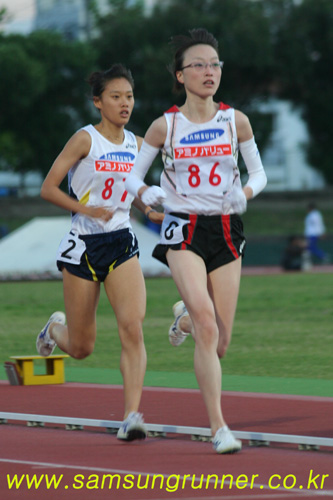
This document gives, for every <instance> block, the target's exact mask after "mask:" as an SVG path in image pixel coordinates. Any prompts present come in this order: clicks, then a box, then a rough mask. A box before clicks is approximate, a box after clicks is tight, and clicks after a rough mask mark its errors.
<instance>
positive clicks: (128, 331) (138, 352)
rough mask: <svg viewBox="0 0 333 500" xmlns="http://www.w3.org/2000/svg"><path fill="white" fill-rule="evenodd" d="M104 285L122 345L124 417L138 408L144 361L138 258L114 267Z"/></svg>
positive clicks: (143, 300) (142, 295)
mask: <svg viewBox="0 0 333 500" xmlns="http://www.w3.org/2000/svg"><path fill="white" fill-rule="evenodd" d="M104 284H105V291H106V293H107V296H108V298H109V301H110V304H111V306H112V307H113V310H114V312H115V315H116V318H117V322H118V330H119V337H120V341H121V347H122V351H121V358H120V370H121V373H122V376H123V380H124V399H125V414H124V419H125V418H126V417H127V415H128V414H129V413H130V412H131V411H137V410H138V408H139V404H140V400H141V395H142V387H143V380H144V376H145V371H146V364H147V356H146V349H145V346H144V341H143V332H142V323H143V319H144V316H145V312H146V289H145V283H144V278H143V275H142V270H141V267H140V264H139V260H138V258H137V257H133V258H132V259H130V260H128V261H126V262H125V263H124V264H121V265H120V266H119V267H117V268H116V269H115V270H114V271H112V272H111V273H110V274H109V275H108V277H107V279H106V280H105V283H104Z"/></svg>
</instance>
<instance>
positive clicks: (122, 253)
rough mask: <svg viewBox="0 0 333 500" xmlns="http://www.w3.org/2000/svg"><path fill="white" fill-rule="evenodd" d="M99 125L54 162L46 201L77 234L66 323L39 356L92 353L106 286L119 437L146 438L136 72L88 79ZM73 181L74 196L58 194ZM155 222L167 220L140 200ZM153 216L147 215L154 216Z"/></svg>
mask: <svg viewBox="0 0 333 500" xmlns="http://www.w3.org/2000/svg"><path fill="white" fill-rule="evenodd" d="M89 84H90V86H91V88H92V95H93V102H94V105H95V106H96V108H97V109H98V110H99V112H100V115H101V120H100V122H99V123H98V124H96V125H95V126H93V125H88V126H86V127H83V128H81V129H80V130H78V131H77V132H76V133H75V134H74V135H73V136H72V137H71V138H70V139H69V141H68V142H67V144H66V145H65V147H64V149H63V150H62V152H61V153H60V154H59V156H58V157H57V158H56V160H55V162H54V163H53V165H52V168H51V169H50V171H49V173H48V175H47V177H46V178H45V181H44V183H43V186H42V190H41V196H42V197H43V198H44V199H46V200H48V201H50V202H51V203H54V204H55V205H58V206H60V207H62V208H64V209H67V210H69V211H70V212H72V227H71V230H70V232H69V233H68V234H67V235H66V236H65V237H64V238H63V240H62V242H61V244H60V247H59V250H58V256H57V265H58V268H59V270H61V271H62V275H63V288H64V300H65V309H66V316H67V326H66V325H65V320H66V317H65V314H64V313H63V312H59V311H58V312H55V313H53V314H52V316H51V317H50V318H49V321H48V322H47V324H46V325H45V327H44V328H43V329H42V331H41V332H40V334H39V335H38V337H37V341H36V346H37V351H38V352H39V354H40V355H42V356H49V355H50V354H52V352H53V350H54V349H55V347H56V346H58V347H59V348H60V349H61V350H62V351H64V352H66V353H67V354H69V355H70V356H72V357H73V358H76V359H83V358H85V357H87V356H89V354H91V353H92V352H93V349H94V344H95V340H96V311H97V305H98V301H99V296H100V287H101V283H104V288H105V292H106V294H107V297H108V299H109V302H110V304H111V307H112V308H113V310H114V313H115V316H116V319H117V324H118V332H119V337H120V342H121V358H120V370H121V373H122V376H123V381H124V400H125V415H124V422H123V424H122V425H121V427H120V428H119V431H118V438H119V439H123V440H127V441H131V440H133V439H141V438H144V437H145V436H146V429H145V426H144V423H143V419H142V416H141V414H140V413H138V408H139V404H140V399H141V393H142V386H143V379H144V374H145V370H146V350H145V346H144V341H143V333H142V322H143V319H144V315H145V307H146V291H145V284H144V278H143V275H142V270H141V267H140V264H139V260H138V252H139V249H138V242H137V239H136V237H135V235H134V234H133V231H132V228H131V224H130V207H131V203H132V202H133V197H132V196H131V195H130V194H128V193H127V191H126V190H125V184H124V181H125V179H126V176H127V175H128V173H129V171H130V170H131V168H132V166H133V164H134V160H135V158H136V156H137V154H138V149H139V148H140V145H141V143H142V138H141V137H136V136H135V135H134V134H133V133H132V132H129V131H128V130H126V129H125V126H126V125H127V123H128V122H129V119H130V117H131V113H132V111H133V107H134V95H133V88H134V82H133V78H132V75H131V72H130V71H129V70H127V69H126V68H125V67H124V66H122V65H121V64H114V65H113V66H112V67H111V68H110V69H108V70H107V71H100V72H95V73H93V74H92V75H91V76H90V78H89ZM67 174H68V184H69V195H67V194H66V193H64V192H63V191H62V190H61V189H60V187H59V186H60V184H61V182H62V180H63V179H64V178H65V176H66V175H67ZM133 204H134V205H136V206H137V207H138V208H139V209H140V210H142V211H145V212H146V215H147V217H149V219H150V220H151V221H153V222H157V223H161V221H162V219H163V214H158V213H157V212H155V211H152V210H151V208H150V207H145V206H144V204H143V203H142V202H141V201H140V200H134V202H133ZM148 212H149V214H148Z"/></svg>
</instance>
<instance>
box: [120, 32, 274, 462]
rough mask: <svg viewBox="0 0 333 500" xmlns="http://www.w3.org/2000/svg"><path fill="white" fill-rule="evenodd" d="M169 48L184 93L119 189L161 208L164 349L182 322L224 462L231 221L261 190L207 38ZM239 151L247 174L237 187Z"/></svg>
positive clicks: (237, 226)
mask: <svg viewBox="0 0 333 500" xmlns="http://www.w3.org/2000/svg"><path fill="white" fill-rule="evenodd" d="M172 43H173V47H174V61H173V65H172V73H173V76H174V79H175V89H176V90H184V91H185V94H186V99H185V102H184V104H183V105H182V106H180V107H177V106H173V107H171V108H170V109H169V110H168V111H167V112H166V113H164V115H163V116H161V117H159V118H157V119H156V120H155V121H154V122H153V123H152V125H151V126H150V127H149V129H148V131H147V133H146V135H145V138H144V142H143V144H142V148H141V151H140V153H139V156H138V158H137V160H136V162H135V166H134V168H133V169H132V172H131V174H130V175H129V176H128V177H127V179H126V183H125V185H126V189H128V191H129V192H130V193H131V194H132V195H133V196H137V197H139V198H141V200H142V201H143V203H145V204H147V205H151V206H156V205H159V204H163V206H164V211H165V218H164V221H163V225H162V229H161V240H160V244H158V245H157V247H155V249H154V252H153V255H154V256H155V257H156V258H157V259H159V260H160V261H162V262H164V263H165V264H167V265H168V266H169V268H170V270H171V273H172V277H173V279H174V281H175V283H176V285H177V288H178V291H179V293H180V296H181V298H182V301H181V302H180V303H179V304H178V305H177V304H176V305H175V306H177V307H176V309H177V311H176V315H177V318H176V321H175V324H174V325H173V327H172V328H170V332H169V338H170V342H171V343H172V344H173V345H179V344H180V343H182V342H183V340H185V338H186V334H185V335H184V332H183V331H182V330H181V329H180V328H179V320H180V319H181V318H182V317H183V316H186V315H188V314H189V316H190V318H188V320H189V321H191V323H192V325H193V328H191V331H192V335H193V337H194V340H195V351H194V369H195V373H196V377H197V380H198V384H199V387H200V390H201V393H202V396H203V399H204V402H205V405H206V408H207V412H208V417H209V422H210V427H211V432H212V436H213V447H214V449H215V451H216V452H217V453H233V452H237V451H239V450H240V449H241V446H242V444H241V441H239V440H238V439H236V438H235V437H234V435H233V434H232V433H231V431H230V429H229V427H228V426H227V424H226V421H225V419H224V417H223V414H222V409H221V365H220V361H219V358H222V357H223V356H224V355H225V353H226V350H227V348H228V345H229V343H230V339H231V332H232V326H233V321H234V315H235V311H236V305H237V298H238V291H239V283H240V275H241V263H242V255H243V252H244V247H245V237H244V234H243V224H242V220H241V217H240V214H242V213H243V212H245V210H246V207H247V200H249V199H251V198H253V197H254V196H256V195H257V194H258V193H259V192H260V191H261V190H262V189H263V188H264V187H265V185H266V182H267V180H266V174H265V172H264V169H263V166H262V163H261V159H260V155H259V152H258V148H257V146H256V143H255V140H254V137H253V132H252V128H251V125H250V122H249V119H248V118H247V116H246V115H245V114H243V113H242V112H241V111H238V110H235V109H233V108H232V107H230V106H228V105H227V104H224V103H222V102H215V101H214V96H215V94H216V92H217V89H218V87H219V85H220V81H221V74H222V67H223V62H222V61H220V57H219V52H218V43H217V41H216V39H215V38H214V36H213V35H212V34H211V33H209V32H208V31H207V30H205V29H202V28H199V29H193V30H191V31H190V32H189V36H183V35H180V36H175V37H174V38H173V40H172ZM160 150H161V151H162V159H163V162H164V170H163V172H162V175H161V187H159V186H150V187H148V186H147V185H146V184H145V183H144V178H145V176H146V173H147V171H148V169H149V167H150V166H151V164H152V162H153V160H154V158H155V157H156V155H157V154H158V152H159V151H160ZM239 150H240V152H241V154H242V156H243V158H244V160H245V164H246V167H247V170H248V174H249V180H248V182H247V183H246V185H245V186H244V187H242V185H241V180H240V173H239V169H238V166H237V157H238V151H239ZM175 306H174V310H175Z"/></svg>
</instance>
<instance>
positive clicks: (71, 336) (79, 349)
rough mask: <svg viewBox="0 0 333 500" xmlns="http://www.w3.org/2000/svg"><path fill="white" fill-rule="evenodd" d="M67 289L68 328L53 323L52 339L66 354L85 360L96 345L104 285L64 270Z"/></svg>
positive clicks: (64, 281)
mask: <svg viewBox="0 0 333 500" xmlns="http://www.w3.org/2000/svg"><path fill="white" fill-rule="evenodd" d="M63 287H64V300H65V310H66V317H67V326H63V325H60V324H58V323H53V324H51V326H50V337H51V338H52V339H53V340H54V341H55V342H56V344H57V345H58V347H59V348H60V349H61V350H62V351H64V352H66V353H67V354H69V355H70V356H72V357H73V358H76V359H83V358H85V357H87V356H88V355H89V354H91V353H92V352H93V349H94V345H95V339H96V310H97V304H98V300H99V295H100V284H99V283H97V282H94V281H89V280H85V279H82V278H79V277H78V276H74V275H73V274H71V273H69V272H68V271H67V270H66V269H63Z"/></svg>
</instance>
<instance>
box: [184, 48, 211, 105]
mask: <svg viewBox="0 0 333 500" xmlns="http://www.w3.org/2000/svg"><path fill="white" fill-rule="evenodd" d="M218 62H219V56H218V54H217V52H216V50H215V49H214V48H213V47H211V46H210V45H203V44H202V45H194V46H193V47H190V48H189V49H187V50H186V51H185V53H184V60H183V69H182V70H181V71H178V72H177V74H176V76H177V78H178V80H179V82H180V83H183V84H184V87H185V90H186V92H190V93H193V94H196V95H199V96H201V97H206V96H207V97H208V96H214V95H215V93H216V91H217V89H218V87H219V85H220V81H221V68H220V67H217V68H215V67H213V66H212V64H214V63H215V64H217V63H218ZM189 65H190V66H189ZM185 66H188V67H187V68H185Z"/></svg>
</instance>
